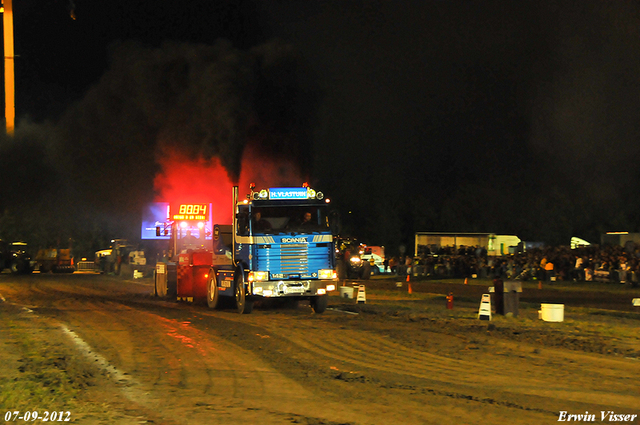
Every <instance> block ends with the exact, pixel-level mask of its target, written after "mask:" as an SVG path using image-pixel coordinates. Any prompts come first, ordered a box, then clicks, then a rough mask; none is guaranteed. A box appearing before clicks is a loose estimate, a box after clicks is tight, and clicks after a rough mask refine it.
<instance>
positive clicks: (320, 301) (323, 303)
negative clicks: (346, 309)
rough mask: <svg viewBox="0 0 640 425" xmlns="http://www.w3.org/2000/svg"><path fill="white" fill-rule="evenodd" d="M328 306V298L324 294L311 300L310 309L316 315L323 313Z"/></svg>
mask: <svg viewBox="0 0 640 425" xmlns="http://www.w3.org/2000/svg"><path fill="white" fill-rule="evenodd" d="M328 304H329V296H327V295H326V294H325V295H318V296H315V297H313V298H311V308H313V311H314V312H316V313H317V314H321V313H324V311H325V310H326V309H327V305H328Z"/></svg>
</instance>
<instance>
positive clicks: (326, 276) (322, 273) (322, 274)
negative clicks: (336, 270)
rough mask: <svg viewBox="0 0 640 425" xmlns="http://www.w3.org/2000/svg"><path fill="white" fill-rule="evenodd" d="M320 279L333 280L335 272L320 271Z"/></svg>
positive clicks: (328, 270) (329, 270)
mask: <svg viewBox="0 0 640 425" xmlns="http://www.w3.org/2000/svg"><path fill="white" fill-rule="evenodd" d="M318 277H319V278H320V279H333V270H331V269H327V270H318Z"/></svg>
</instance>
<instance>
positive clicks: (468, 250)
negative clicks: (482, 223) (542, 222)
mask: <svg viewBox="0 0 640 425" xmlns="http://www.w3.org/2000/svg"><path fill="white" fill-rule="evenodd" d="M420 248H421V253H420V255H419V256H417V257H413V258H412V257H400V258H398V257H394V258H390V259H389V261H388V270H389V271H391V272H392V273H396V274H399V275H407V274H411V275H413V276H425V277H432V278H496V277H497V278H501V279H505V280H508V279H516V280H544V281H602V282H615V283H621V284H631V285H633V286H638V282H639V280H640V245H636V244H627V245H626V246H624V247H623V246H610V245H607V246H602V247H600V246H596V245H589V246H583V247H578V248H574V249H572V248H570V247H565V246H561V247H546V248H533V249H528V250H526V251H525V252H519V253H516V254H510V255H504V256H490V255H487V251H486V249H484V248H481V247H478V246H475V247H472V246H458V247H455V246H443V247H431V248H429V247H425V246H421V247H420Z"/></svg>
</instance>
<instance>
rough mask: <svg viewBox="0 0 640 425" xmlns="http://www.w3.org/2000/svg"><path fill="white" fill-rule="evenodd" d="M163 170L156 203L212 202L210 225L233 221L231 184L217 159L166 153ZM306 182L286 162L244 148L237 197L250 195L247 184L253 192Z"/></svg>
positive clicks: (161, 164)
mask: <svg viewBox="0 0 640 425" xmlns="http://www.w3.org/2000/svg"><path fill="white" fill-rule="evenodd" d="M159 163H160V166H161V168H162V171H161V172H160V173H159V174H158V175H157V176H156V177H155V180H154V187H155V191H156V193H157V194H158V196H157V199H156V201H158V202H169V203H171V204H177V203H203V204H208V203H212V204H213V208H212V214H213V224H230V223H231V222H232V204H233V202H232V189H233V182H232V181H231V179H230V178H229V175H228V173H227V170H226V169H225V168H224V167H223V166H222V165H221V164H220V160H219V159H218V158H216V157H214V158H211V159H210V160H205V159H202V158H200V159H195V160H194V159H191V158H188V157H187V156H186V155H183V154H180V153H176V152H171V153H169V152H166V151H165V153H164V154H163V155H162V158H161V159H160V160H159ZM304 181H306V180H305V179H304V178H303V177H302V175H301V173H300V170H299V168H298V167H297V166H296V165H295V164H293V163H291V162H290V161H286V160H274V159H270V158H267V157H265V156H264V155H262V154H260V152H259V150H258V149H254V148H251V147H250V146H247V147H246V148H245V151H244V155H243V158H242V171H241V173H240V181H239V182H238V187H239V196H240V198H241V199H242V198H244V197H245V196H246V195H247V194H248V193H249V184H250V183H255V184H256V188H257V189H256V190H259V189H263V188H268V187H299V186H302V183H303V182H304Z"/></svg>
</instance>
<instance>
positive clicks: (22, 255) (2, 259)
mask: <svg viewBox="0 0 640 425" xmlns="http://www.w3.org/2000/svg"><path fill="white" fill-rule="evenodd" d="M5 269H10V270H11V273H14V274H20V273H22V274H28V273H31V272H32V271H33V265H32V261H31V256H30V255H29V253H28V251H27V244H26V243H25V242H13V243H8V242H6V241H3V240H2V239H0V272H2V271H3V270H5Z"/></svg>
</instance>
